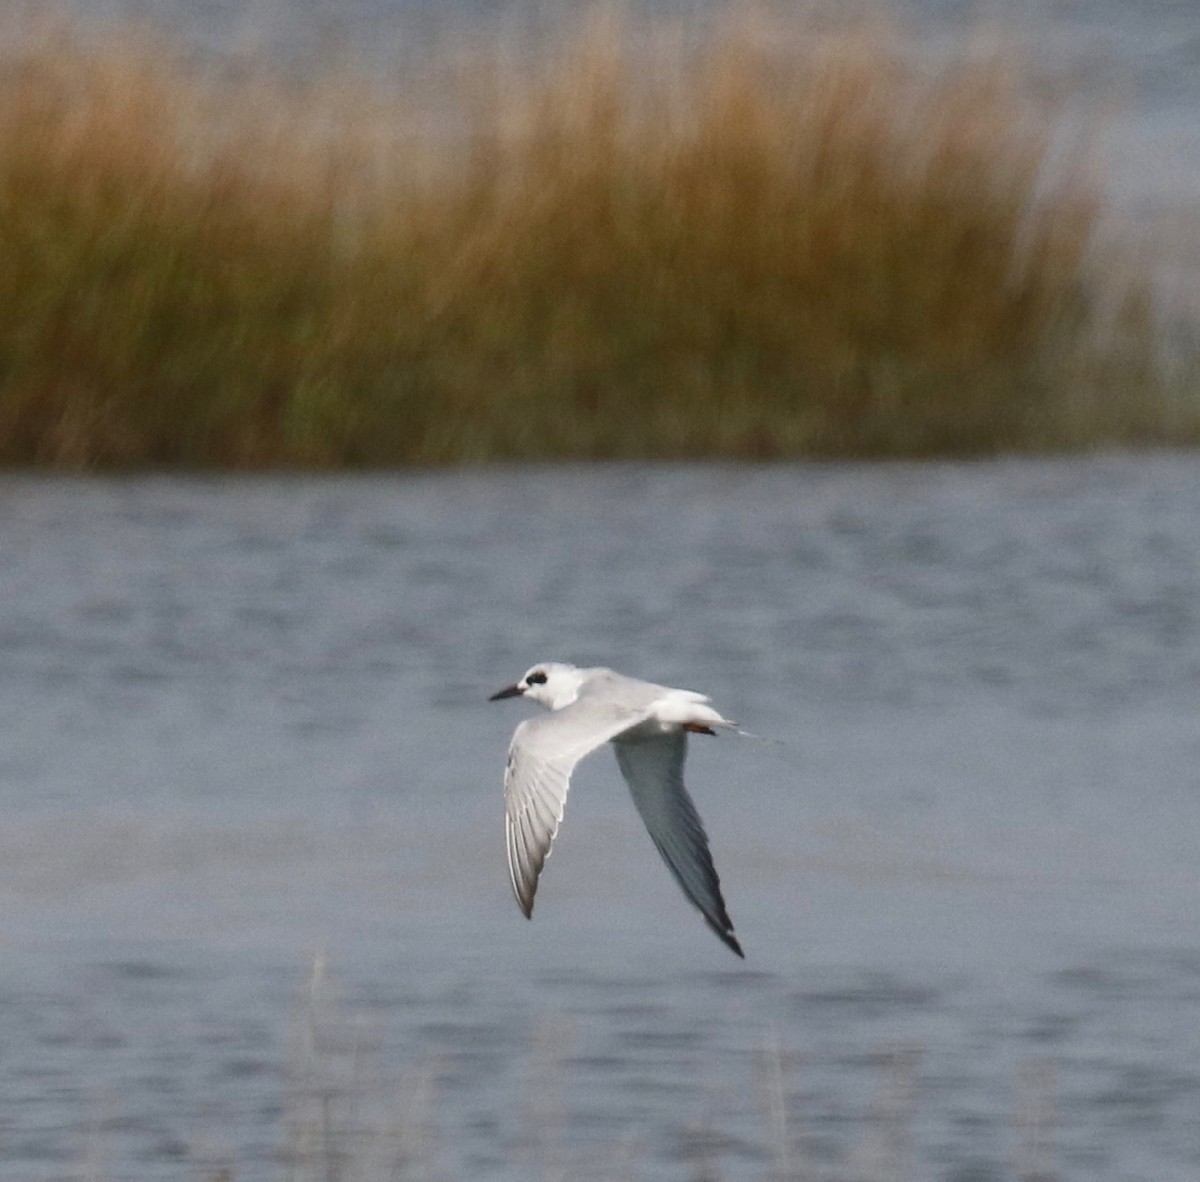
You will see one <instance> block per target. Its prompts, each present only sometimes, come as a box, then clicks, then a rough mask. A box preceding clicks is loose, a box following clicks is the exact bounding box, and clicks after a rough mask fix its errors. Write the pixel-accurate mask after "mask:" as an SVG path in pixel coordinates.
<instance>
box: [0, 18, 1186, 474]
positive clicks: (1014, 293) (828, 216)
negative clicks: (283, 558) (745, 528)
mask: <svg viewBox="0 0 1200 1182" xmlns="http://www.w3.org/2000/svg"><path fill="white" fill-rule="evenodd" d="M900 40H901V42H902V38H901V39H900ZM1058 135H1059V127H1058V123H1057V121H1056V120H1055V118H1054V112H1053V110H1051V109H1047V107H1046V106H1045V105H1044V104H1040V103H1038V102H1037V101H1035V100H1034V99H1033V98H1032V97H1031V95H1030V94H1029V93H1028V92H1027V91H1026V89H1024V88H1023V87H1022V84H1021V80H1020V78H1019V77H1017V76H1016V75H1014V74H1013V73H1012V72H1010V71H1006V70H1005V69H1003V68H1001V67H1000V66H998V65H997V64H996V63H983V64H980V63H978V62H975V63H971V62H964V63H959V64H953V63H952V64H948V65H944V66H942V67H939V68H938V69H936V70H933V69H930V68H928V67H926V68H924V69H922V68H919V67H918V66H916V65H914V64H912V63H911V62H910V61H906V58H905V54H904V46H903V44H901V45H900V46H899V47H897V46H895V45H893V44H891V43H890V41H889V38H887V37H885V36H883V35H881V34H880V33H878V32H877V31H873V30H872V29H870V28H864V27H859V28H856V29H853V30H848V31H843V32H841V33H837V34H826V35H823V36H820V37H818V36H815V35H811V36H810V35H808V34H807V33H806V30H805V28H804V27H802V26H799V25H796V24H784V25H783V26H782V27H781V26H780V25H779V23H778V22H772V21H767V20H764V19H762V18H757V17H751V16H746V15H744V14H743V15H741V16H738V17H733V16H731V17H729V18H727V19H723V20H719V21H715V22H714V23H712V24H711V25H710V26H708V27H707V28H706V29H705V30H704V31H697V30H696V29H692V30H680V29H675V30H672V29H670V28H668V27H666V26H664V25H655V24H650V23H648V22H647V19H646V18H632V17H631V18H628V19H625V20H622V19H618V18H614V17H613V16H611V15H608V16H603V17H598V18H593V19H591V20H590V21H588V22H586V23H585V24H584V25H583V26H582V27H581V28H579V29H577V30H575V31H574V32H571V33H566V34H563V35H562V36H557V37H549V38H547V39H546V41H545V43H543V44H541V45H540V46H537V47H529V46H525V47H522V46H518V45H514V44H512V43H508V42H504V41H500V42H498V43H491V44H489V45H487V46H484V47H481V46H479V45H476V46H466V45H458V46H455V45H446V46H445V47H444V48H443V49H442V50H441V51H439V52H438V53H435V54H434V55H433V60H431V61H429V62H427V63H426V64H425V66H424V67H423V68H422V70H421V71H420V72H419V76H416V75H415V74H412V73H410V74H408V75H407V76H406V77H405V78H404V79H403V80H402V81H400V82H395V81H390V82H389V81H384V80H381V79H380V78H378V77H375V78H372V77H369V76H367V75H366V74H365V73H361V74H360V73H355V72H354V71H353V70H352V69H350V68H349V67H347V66H345V65H344V64H343V65H342V66H341V67H339V68H337V69H335V70H332V71H329V72H325V73H314V74H313V75H311V76H309V77H308V78H306V79H304V80H299V81H298V80H297V79H296V78H295V77H292V78H287V77H286V76H285V75H283V74H282V73H279V72H273V71H272V69H271V67H270V66H269V65H268V64H267V63H261V65H260V66H259V67H250V68H246V66H245V64H244V63H243V64H242V66H241V67H240V68H238V69H236V70H235V69H233V68H232V67H230V66H228V65H225V66H223V65H221V64H219V63H218V64H216V65H214V64H212V63H208V64H207V65H204V66H199V65H197V64H196V63H195V62H194V61H191V60H189V59H188V58H187V57H186V56H185V55H184V54H183V53H182V52H181V51H180V50H179V49H178V48H177V47H175V46H173V45H171V44H170V43H169V42H164V41H162V40H161V39H156V38H154V37H151V36H149V35H147V34H145V33H137V34H133V33H128V32H127V33H126V34H124V35H123V36H122V37H121V38H120V39H119V40H104V39H100V38H96V37H91V38H83V37H79V36H71V35H69V34H66V35H64V34H63V33H61V32H60V33H58V34H55V35H52V36H50V35H47V36H41V37H28V36H27V37H24V38H21V39H18V40H17V41H15V42H13V43H11V44H10V46H9V48H8V49H7V51H6V61H5V62H4V69H3V70H2V71H0V462H4V463H8V464H46V465H55V466H63V467H73V468H88V467H108V466H130V465H159V466H162V465H168V466H169V465H185V466H204V465H220V466H232V467H240V468H248V467H262V466H277V465H293V466H333V465H393V464H414V463H415V464H449V463H461V462H482V461H489V460H503V459H533V458H539V459H540V458H559V457H574V458H585V457H586V458H592V457H595V458H617V457H653V458H660V457H662V458H666V457H695V456H725V457H784V456H804V455H826V456H877V455H926V454H946V453H953V454H974V453H989V452H996V451H1000V450H1009V449H1028V448H1044V447H1072V446H1088V445H1104V444H1127V443H1140V442H1159V441H1169V442H1191V441H1193V440H1194V439H1195V437H1196V434H1197V430H1196V428H1197V422H1198V421H1200V416H1198V415H1197V414H1196V408H1195V405H1194V404H1193V403H1192V402H1188V401H1184V400H1181V399H1180V398H1179V396H1178V390H1177V389H1176V388H1175V386H1174V385H1173V384H1172V383H1171V382H1169V381H1168V380H1167V379H1166V378H1164V377H1163V375H1162V374H1161V373H1160V371H1159V368H1158V366H1157V364H1156V347H1157V339H1156V338H1157V331H1156V326H1155V322H1154V317H1153V314H1152V310H1151V307H1150V300H1149V297H1148V294H1147V292H1148V286H1147V284H1146V283H1145V282H1143V281H1136V280H1123V281H1121V282H1120V283H1119V284H1118V283H1116V282H1115V281H1114V280H1113V278H1112V275H1111V274H1110V271H1111V266H1112V263H1111V258H1110V256H1109V254H1108V252H1107V248H1106V247H1105V246H1104V244H1103V243H1102V242H1101V241H1100V239H1099V236H1098V228H1099V224H1100V216H1101V208H1102V195H1101V193H1100V191H1099V189H1098V187H1097V186H1096V185H1095V184H1094V183H1093V182H1092V181H1090V180H1088V179H1087V178H1085V177H1084V176H1082V175H1081V173H1080V172H1079V171H1078V170H1073V169H1069V168H1065V167H1061V166H1054V165H1053V164H1052V156H1053V155H1054V154H1055V153H1054V150H1055V149H1056V148H1057V147H1058V141H1057V139H1056V136H1058Z"/></svg>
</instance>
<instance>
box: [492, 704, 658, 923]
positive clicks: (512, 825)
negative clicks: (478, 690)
mask: <svg viewBox="0 0 1200 1182" xmlns="http://www.w3.org/2000/svg"><path fill="white" fill-rule="evenodd" d="M644 719H645V713H644V712H642V711H633V710H629V709H626V708H624V707H618V706H613V705H605V704H603V703H599V702H596V701H579V702H575V703H574V704H572V705H570V706H566V707H564V708H563V709H562V710H557V711H555V712H554V713H553V714H546V715H541V716H539V717H537V718H530V719H527V720H526V721H525V722H523V723H521V725H520V726H518V727H517V729H516V731H515V732H514V733H513V737H512V743H511V745H510V746H509V748H508V766H507V767H506V769H505V772H504V805H505V815H504V833H505V838H506V841H507V846H508V874H509V878H510V879H511V881H512V889H513V894H514V895H516V897H517V903H518V904H519V905H520V908H521V910H522V911H523V912H524V913H525V915H526V916H527V917H530V918H531V917H532V915H533V897H534V895H535V894H536V893H537V884H538V875H539V874H541V872H542V867H543V866H544V865H545V863H546V858H547V857H549V855H550V845H551V843H552V842H553V841H554V838H555V835H556V834H557V833H558V827H559V825H560V824H561V823H562V816H563V808H564V807H565V806H566V803H567V790H568V789H569V788H570V787H571V773H572V772H573V771H574V770H575V765H576V764H577V763H578V762H579V761H580V760H581V759H582V758H583V757H584V756H585V755H589V754H590V753H591V752H593V751H595V750H596V748H597V747H601V746H603V745H604V744H605V743H607V742H608V741H609V740H610V739H611V738H613V737H614V736H615V735H618V734H620V733H621V732H622V731H625V730H628V729H629V728H630V727H631V726H636V725H637V724H638V723H639V722H642V721H644Z"/></svg>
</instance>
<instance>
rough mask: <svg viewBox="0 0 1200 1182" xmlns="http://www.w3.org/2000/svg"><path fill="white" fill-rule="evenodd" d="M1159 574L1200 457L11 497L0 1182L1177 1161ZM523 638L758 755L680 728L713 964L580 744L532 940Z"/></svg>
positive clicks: (1190, 1139) (1183, 640)
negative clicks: (710, 716)
mask: <svg viewBox="0 0 1200 1182" xmlns="http://www.w3.org/2000/svg"><path fill="white" fill-rule="evenodd" d="M1198 587H1200V465H1198V464H1197V463H1196V461H1195V460H1194V459H1191V458H1173V457H1162V458H1127V459H1118V458H1108V459H1097V460H1089V461H1082V460H1081V461H1072V462H1007V463H997V464H988V465H981V466H974V467H970V466H963V467H960V466H953V465H933V466H877V467H821V466H805V467H774V468H738V467H721V466H699V467H678V468H672V467H612V468H601V469H594V468H578V469H572V468H553V467H548V468H543V469H539V468H529V469H522V470H512V471H496V472H491V473H487V474H478V475H470V474H468V475H463V474H457V475H453V474H446V475H428V476H407V477H364V478H338V479H299V478H297V479H283V478H280V479H257V480H238V479H220V480H200V479H196V480H187V479H167V478H143V479H131V480H107V481H70V480H59V479H37V478H20V477H7V478H5V479H3V480H2V481H0V810H2V816H0V950H2V955H0V1015H3V1021H2V1024H0V1071H2V1073H3V1079H4V1083H3V1087H2V1088H0V1165H2V1167H3V1176H4V1177H6V1178H7V1177H12V1178H20V1179H26V1178H28V1179H39V1178H62V1177H106V1176H107V1177H113V1178H120V1179H131V1180H134V1182H140V1180H142V1179H167V1178H172V1179H174V1178H181V1177H186V1178H193V1177H195V1178H200V1177H203V1178H211V1177H214V1176H216V1171H217V1170H218V1169H219V1168H221V1167H223V1166H228V1167H230V1168H232V1169H233V1170H234V1171H235V1176H236V1177H237V1178H238V1179H267V1178H270V1179H274V1178H278V1177H286V1176H289V1175H288V1174H287V1173H286V1170H285V1164H286V1163H285V1162H284V1161H283V1160H281V1155H285V1156H286V1154H288V1153H293V1154H294V1153H296V1152H298V1151H299V1150H300V1149H302V1148H303V1146H304V1145H308V1144H310V1143H311V1138H312V1136H313V1132H312V1122H313V1120H314V1119H315V1120H317V1123H318V1124H319V1123H320V1121H321V1120H324V1121H326V1123H327V1124H331V1125H332V1126H336V1129H335V1131H336V1132H337V1134H338V1136H339V1137H341V1141H340V1142H339V1144H340V1145H341V1147H342V1148H343V1149H345V1150H346V1151H347V1152H353V1153H358V1152H359V1151H361V1153H362V1154H365V1153H366V1152H367V1149H366V1148H364V1146H367V1147H370V1146H374V1145H376V1143H377V1141H378V1138H379V1137H380V1136H381V1135H382V1134H383V1133H384V1132H387V1131H388V1130H391V1129H393V1128H398V1129H400V1130H401V1131H402V1132H403V1133H404V1135H405V1136H406V1137H407V1138H408V1139H407V1141H406V1142H405V1144H406V1145H407V1146H408V1148H407V1149H406V1150H405V1151H406V1152H410V1153H412V1154H414V1155H416V1156H417V1157H418V1158H419V1159H420V1160H419V1161H418V1163H417V1164H418V1165H419V1166H421V1167H422V1169H424V1170H425V1172H424V1173H420V1172H418V1173H416V1174H415V1175H413V1176H418V1177H430V1178H434V1177H449V1178H499V1179H505V1178H513V1179H517V1178H521V1179H523V1178H527V1177H530V1176H534V1177H538V1176H556V1175H555V1171H558V1174H557V1176H565V1177H571V1178H577V1177H614V1178H628V1177H642V1178H646V1179H651V1180H653V1179H684V1178H692V1177H698V1176H705V1175H703V1174H702V1171H703V1170H704V1169H709V1170H711V1174H710V1175H708V1176H712V1175H713V1174H715V1175H716V1176H719V1177H721V1178H727V1179H741V1178H747V1179H750V1178H754V1179H758V1178H764V1177H767V1176H770V1172H771V1171H772V1170H777V1169H778V1168H779V1166H780V1164H781V1160H782V1159H783V1158H784V1157H785V1149H786V1154H787V1155H788V1160H789V1161H790V1163H791V1165H792V1166H793V1167H795V1168H796V1169H801V1168H802V1169H803V1171H804V1173H803V1176H804V1177H806V1178H851V1177H853V1178H856V1179H862V1178H871V1177H887V1178H889V1179H893V1180H894V1179H896V1178H898V1177H901V1176H904V1174H905V1171H904V1167H903V1162H904V1160H905V1159H907V1160H908V1161H909V1163H910V1165H911V1169H910V1170H909V1171H908V1176H911V1177H912V1178H913V1179H914V1180H921V1182H923V1180H926V1179H946V1180H953V1182H989V1180H991V1179H997V1180H1005V1179H1011V1178H1014V1177H1017V1176H1018V1174H1020V1176H1023V1177H1026V1178H1032V1177H1034V1176H1035V1175H1036V1174H1037V1173H1038V1171H1039V1170H1040V1171H1041V1173H1042V1176H1043V1177H1045V1176H1050V1174H1051V1173H1052V1174H1053V1176H1054V1177H1057V1178H1059V1179H1063V1180H1075V1179H1078V1180H1080V1182H1083V1180H1084V1179H1086V1180H1088V1182H1118V1180H1119V1182H1125V1180H1134V1179H1144V1180H1146V1182H1170V1180H1173V1179H1180V1180H1183V1179H1194V1178H1195V1177H1197V1175H1198V1174H1200V926H1198V924H1197V920H1196V911H1197V899H1198V898H1200V893H1198V888H1200V857H1198V856H1197V854H1198V849H1197V847H1198V843H1200V728H1198V726H1197V717H1198V714H1197V708H1198V706H1200V597H1198V595H1197V589H1198ZM551 657H559V658H565V659H572V660H576V661H580V662H588V663H592V662H597V663H599V662H603V663H608V664H611V665H613V666H615V667H617V668H620V669H622V670H625V671H628V672H630V673H635V674H639V675H642V676H646V677H650V678H654V679H656V680H661V681H665V682H667V683H671V684H676V685H682V686H689V687H695V688H700V689H703V690H705V691H707V692H710V693H712V694H713V696H714V698H715V701H716V704H717V705H718V706H719V707H720V708H722V709H723V710H724V711H726V713H728V714H730V715H732V716H733V717H736V718H738V719H740V720H741V721H742V723H743V725H744V726H746V727H747V728H748V729H750V730H753V731H755V732H758V733H760V734H764V735H768V736H774V737H776V738H778V739H781V740H783V741H784V742H783V743H782V744H771V743H756V742H752V741H750V740H728V741H727V740H700V739H697V740H695V741H694V742H693V744H692V754H691V760H690V763H689V778H690V784H691V787H692V791H693V795H694V796H695V798H696V801H697V804H698V806H699V808H700V811H701V813H702V814H703V816H704V818H705V820H706V823H707V826H708V830H709V834H710V837H711V840H712V845H713V849H714V853H715V856H716V860H717V865H718V868H719V870H720V872H721V875H722V880H723V883H724V887H725V893H726V898H727V900H728V903H729V907H730V910H731V912H732V914H733V916H734V918H735V920H736V923H737V930H738V933H739V935H740V936H741V938H742V942H743V944H744V945H745V948H746V951H747V960H746V961H745V962H744V963H742V962H740V961H738V960H736V959H735V958H734V957H733V956H732V955H731V954H730V953H729V951H728V950H727V949H726V948H724V947H723V946H722V945H721V944H720V943H719V942H718V941H717V940H716V939H715V938H714V937H713V936H712V934H711V933H710V932H708V931H707V929H706V928H705V927H704V925H703V923H702V922H701V921H700V920H699V918H698V917H697V916H696V915H695V914H694V913H693V912H692V911H691V910H690V908H689V907H688V905H687V904H686V902H685V901H684V900H683V898H682V896H680V894H679V893H678V891H677V889H676V887H675V885H674V883H673V882H672V881H671V880H670V878H669V876H668V874H667V872H666V870H665V868H664V867H663V866H662V865H661V863H660V862H659V861H658V859H657V857H656V856H655V853H654V850H653V848H652V847H651V845H650V842H649V840H648V839H647V838H646V836H645V834H644V832H643V831H642V830H641V828H640V825H639V821H638V819H637V816H636V814H635V812H634V809H633V807H632V805H631V802H630V801H629V799H628V795H627V793H626V791H625V789H624V786H623V784H622V783H621V781H620V778H619V775H618V773H617V771H616V767H615V763H614V761H613V760H612V759H611V757H610V756H609V755H608V754H607V753H606V752H601V753H599V754H598V755H597V756H596V757H593V758H592V759H591V760H589V761H588V762H586V763H585V764H583V765H582V766H581V767H580V769H579V772H578V774H577V777H576V781H575V786H574V788H573V791H572V797H571V801H570V805H569V808H568V814H567V820H566V824H565V826H564V830H563V833H562V834H561V836H560V840H559V843H558V844H557V845H556V848H555V852H554V856H553V858H552V859H551V861H550V863H549V865H548V867H547V871H546V874H545V877H544V880H543V884H542V890H541V892H540V893H539V898H538V910H537V913H536V918H535V920H534V921H533V922H532V923H529V922H526V921H525V920H524V919H523V918H522V917H521V916H520V914H519V912H518V911H517V908H516V906H515V904H514V903H513V901H512V899H511V897H510V893H509V888H508V882H507V877H506V871H505V867H504V855H503V835H502V822H501V816H502V812H501V810H502V796H501V772H502V766H503V758H504V751H505V747H506V744H507V742H508V738H509V735H510V733H511V731H512V728H513V726H514V725H515V724H516V722H517V720H518V719H519V718H520V717H522V716H523V713H524V712H525V707H524V706H523V705H522V704H520V703H488V702H487V701H486V698H487V695H488V694H489V693H490V692H491V691H493V690H495V689H497V688H499V687H500V686H502V685H504V684H507V683H508V682H510V681H512V680H513V679H514V677H515V676H517V675H519V674H520V673H521V672H522V671H523V670H524V669H525V668H526V667H527V666H528V665H529V664H531V663H533V662H534V661H535V660H538V659H543V658H551ZM314 966H315V967H314ZM335 990H336V993H337V995H338V997H339V998H340V1001H338V1002H337V1004H336V1005H335V1004H333V1003H332V1002H328V1004H327V1001H328V997H329V995H331V994H332V993H334V992H335ZM311 994H317V995H319V996H318V998H317V1001H316V1002H315V1003H314V1002H313V1001H312V998H311V996H310V995H311ZM323 1015H332V1016H330V1017H328V1022H329V1024H330V1025H329V1029H330V1030H332V1031H333V1034H328V1033H326V1034H323V1033H322V1030H324V1029H325V1028H324V1027H323V1026H322V1027H320V1028H319V1029H318V1030H317V1035H318V1043H317V1045H316V1048H315V1050H314V1049H313V1048H312V1047H310V1046H307V1045H306V1044H307V1042H308V1040H309V1039H310V1038H311V1037H312V1035H313V1024H314V1022H317V1023H323V1022H325V1021H326V1017H325V1016H323ZM339 1023H340V1024H339ZM335 1035H336V1037H337V1038H340V1039H341V1042H340V1043H337V1044H334V1043H330V1042H329V1041H328V1039H329V1038H333V1037H334V1036H335ZM347 1040H349V1042H347ZM350 1043H353V1044H354V1046H350V1045H349V1044H350ZM339 1047H340V1049H339ZM354 1047H357V1050H354ZM322 1097H323V1098H324V1099H322ZM347 1097H358V1100H356V1101H355V1102H354V1103H353V1104H352V1103H350V1102H349V1100H347ZM314 1105H315V1106H314ZM314 1113H315V1114H316V1116H315V1117H314ZM1035 1120H1037V1121H1041V1123H1042V1124H1043V1125H1045V1126H1047V1128H1046V1129H1044V1130H1043V1133H1042V1134H1041V1135H1040V1143H1041V1148H1040V1149H1038V1150H1037V1151H1036V1153H1035V1148H1036V1147H1034V1146H1032V1145H1031V1142H1033V1141H1035V1140H1038V1137H1035V1135H1034V1133H1033V1132H1031V1131H1030V1128H1029V1127H1028V1126H1029V1125H1030V1123H1031V1122H1033V1121H1035ZM306 1121H307V1122H308V1123H307V1124H306V1123H305V1122H306ZM1014 1125H1015V1127H1014ZM306 1129H307V1132H306V1131H305V1130H306ZM297 1130H299V1131H297ZM306 1137H307V1138H308V1140H305V1138H306ZM372 1137H374V1138H375V1139H376V1140H375V1141H372V1140H371V1138H372ZM402 1140H403V1138H402ZM371 1152H375V1149H372V1150H371ZM1037 1154H1040V1155H1041V1156H1040V1157H1038V1156H1037ZM1035 1157H1036V1158H1037V1160H1036V1161H1034V1158H1035ZM1031 1162H1032V1163H1033V1164H1031ZM697 1163H699V1164H697ZM872 1163H875V1164H872ZM879 1163H883V1164H879ZM1039 1163H1040V1164H1039ZM784 1164H786V1163H784ZM306 1176H307V1175H306ZM322 1176H328V1177H334V1176H343V1177H351V1176H355V1175H349V1174H343V1175H338V1174H336V1173H328V1174H327V1175H322ZM379 1176H391V1175H384V1174H381V1175H379Z"/></svg>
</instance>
